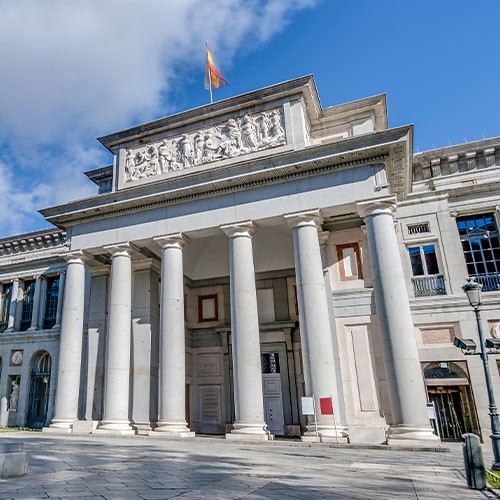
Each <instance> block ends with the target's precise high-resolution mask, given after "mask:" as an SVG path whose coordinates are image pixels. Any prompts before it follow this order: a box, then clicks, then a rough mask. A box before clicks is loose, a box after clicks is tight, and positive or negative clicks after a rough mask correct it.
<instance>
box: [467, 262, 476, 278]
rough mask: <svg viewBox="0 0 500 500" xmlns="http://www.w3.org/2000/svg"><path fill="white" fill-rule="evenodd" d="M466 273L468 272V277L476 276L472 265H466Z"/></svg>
mask: <svg viewBox="0 0 500 500" xmlns="http://www.w3.org/2000/svg"><path fill="white" fill-rule="evenodd" d="M467 271H468V273H469V275H470V276H472V275H474V274H477V273H476V268H475V266H474V264H467Z"/></svg>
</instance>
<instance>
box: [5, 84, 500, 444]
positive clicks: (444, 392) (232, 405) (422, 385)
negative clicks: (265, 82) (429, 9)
mask: <svg viewBox="0 0 500 500" xmlns="http://www.w3.org/2000/svg"><path fill="white" fill-rule="evenodd" d="M412 138H413V127H412V126H411V125H409V126H403V127H398V128H388V123H387V107H386V99H385V95H379V96H375V97H370V98H366V99H362V100H359V101H355V102H351V103H347V104H342V105H338V106H333V107H330V108H325V109H323V108H322V106H321V104H320V101H319V97H318V94H317V90H316V86H315V83H314V79H313V77H312V76H307V77H302V78H298V79H295V80H291V81H288V82H284V83H280V84H277V85H273V86H271V87H267V88H264V89H260V90H257V91H255V92H251V93H248V94H244V95H241V96H237V97H233V98H230V99H226V100H223V101H220V102H215V103H213V104H210V105H206V106H202V107H200V108H196V109H192V110H189V111H185V112H182V113H178V114H175V115H172V116H169V117H166V118H163V119H160V120H157V121H154V122H150V123H146V124H143V125H140V126H137V127H133V128H130V129H127V130H124V131H121V132H117V133H113V134H110V135H107V136H105V137H101V138H100V139H99V140H100V142H101V143H102V144H103V145H104V146H105V147H106V148H107V149H108V150H109V151H110V152H111V153H112V154H113V158H114V161H113V164H112V165H110V166H106V167H103V168H97V169H94V170H91V171H89V172H87V173H86V175H87V176H88V177H89V178H90V179H91V180H92V181H93V182H94V183H95V184H97V186H98V188H99V194H97V195H95V196H93V197H90V198H86V199H82V200H77V201H74V202H70V203H67V204H64V205H61V206H56V207H51V208H47V209H44V210H41V213H42V215H43V216H44V217H45V219H46V220H47V221H48V222H50V223H51V224H53V225H54V229H49V230H44V231H38V232H35V233H29V234H23V235H19V236H15V237H9V238H4V239H2V240H0V283H1V287H2V288H1V291H2V295H1V302H0V330H1V331H2V333H1V334H0V368H1V377H0V398H1V397H3V398H5V399H4V406H5V402H7V407H8V408H7V410H5V409H4V410H3V416H4V419H5V420H7V425H10V426H20V427H25V426H27V427H34V428H42V427H43V428H44V430H45V431H47V432H64V433H67V432H68V433H69V432H72V433H96V434H108V433H119V434H142V435H150V436H156V437H165V438H168V437H176V438H179V437H189V436H193V435H194V433H197V434H225V436H226V439H236V440H267V439H272V438H273V436H289V437H293V436H297V437H298V436H301V437H302V439H304V440H315V439H317V438H316V432H318V433H319V436H320V439H321V440H322V441H337V440H338V441H340V442H351V443H386V442H387V443H389V444H404V445H407V444H411V445H415V446H418V445H423V446H436V445H437V444H438V443H439V439H440V438H442V439H460V436H461V434H462V433H463V432H476V433H479V434H482V435H483V437H486V436H487V435H488V432H489V419H488V413H487V406H488V401H487V395H486V388H485V382H484V374H483V373H482V364H481V360H480V359H479V357H478V356H465V355H464V354H462V352H461V351H460V350H459V349H457V348H456V347H454V346H453V340H454V338H455V337H461V338H472V339H476V342H477V333H476V326H475V316H474V314H473V311H472V309H471V307H470V306H469V304H468V301H467V299H466V297H465V295H464V293H463V291H462V289H461V287H462V285H463V284H464V283H465V281H466V279H467V278H469V277H475V279H476V280H477V281H479V282H480V283H481V284H482V285H483V291H484V293H483V298H484V300H483V306H482V318H483V323H484V325H483V326H484V329H485V331H487V333H488V335H490V336H492V337H496V336H500V309H499V303H500V274H499V272H500V269H499V267H500V243H499V234H498V223H499V221H498V208H499V203H500V189H499V187H500V186H499V184H500V182H499V179H500V176H499V174H500V138H496V139H486V140H483V141H478V142H474V143H467V144H463V145H458V146H450V147H447V148H442V149H435V150H432V151H427V152H424V153H417V154H414V153H413V144H412ZM490 359H491V363H492V364H491V366H490V368H491V372H492V373H491V374H492V378H493V385H494V390H495V391H496V392H497V393H498V397H499V398H500V380H499V370H498V364H497V363H498V362H497V361H496V359H497V356H496V355H492V356H491V358H490ZM499 359H500V358H499ZM304 396H307V397H313V398H314V400H315V402H316V403H317V405H316V406H317V407H318V412H317V417H316V424H317V430H316V425H315V422H314V420H315V419H314V418H313V417H311V416H304V415H303V412H302V406H301V398H302V397H304ZM327 397H332V399H333V406H334V415H333V416H332V415H322V414H321V412H320V411H319V406H320V405H319V399H320V398H327ZM429 405H433V407H434V409H435V412H436V419H433V420H430V419H429Z"/></svg>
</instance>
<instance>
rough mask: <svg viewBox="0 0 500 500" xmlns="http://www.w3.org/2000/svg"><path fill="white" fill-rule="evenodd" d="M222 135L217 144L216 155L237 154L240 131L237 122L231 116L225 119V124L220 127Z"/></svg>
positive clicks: (239, 148)
mask: <svg viewBox="0 0 500 500" xmlns="http://www.w3.org/2000/svg"><path fill="white" fill-rule="evenodd" d="M222 132H223V134H224V137H223V139H222V141H221V143H220V145H219V149H218V151H217V156H220V157H228V156H235V155H237V154H238V153H239V152H240V151H241V149H242V144H241V132H240V128H239V127H238V124H237V123H236V121H235V120H234V119H233V118H230V119H229V120H228V121H227V124H226V126H225V127H224V128H223V129H222Z"/></svg>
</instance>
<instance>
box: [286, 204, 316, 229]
mask: <svg viewBox="0 0 500 500" xmlns="http://www.w3.org/2000/svg"><path fill="white" fill-rule="evenodd" d="M283 217H284V219H285V221H286V222H287V224H288V225H289V226H290V227H291V228H292V229H295V228H296V227H302V226H314V227H316V228H317V229H318V230H320V229H321V224H323V216H322V215H321V211H320V210H319V209H318V210H306V211H304V212H295V213H293V214H287V215H284V216H283Z"/></svg>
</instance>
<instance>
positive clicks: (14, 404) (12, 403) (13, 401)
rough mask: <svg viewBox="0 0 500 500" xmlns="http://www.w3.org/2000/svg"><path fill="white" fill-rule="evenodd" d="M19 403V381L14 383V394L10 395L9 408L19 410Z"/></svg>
mask: <svg viewBox="0 0 500 500" xmlns="http://www.w3.org/2000/svg"><path fill="white" fill-rule="evenodd" d="M18 402H19V384H18V383H17V381H15V380H13V381H12V392H11V393H10V401H9V408H10V409H11V410H17V403H18Z"/></svg>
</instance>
